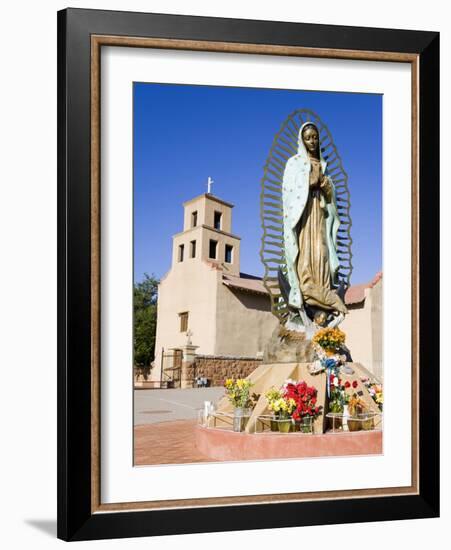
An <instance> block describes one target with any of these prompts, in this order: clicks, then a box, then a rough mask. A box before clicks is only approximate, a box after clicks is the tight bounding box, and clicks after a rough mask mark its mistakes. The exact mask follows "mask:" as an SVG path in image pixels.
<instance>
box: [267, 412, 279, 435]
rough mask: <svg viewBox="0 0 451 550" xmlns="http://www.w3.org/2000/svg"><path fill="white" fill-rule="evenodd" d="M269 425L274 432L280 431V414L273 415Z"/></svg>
mask: <svg viewBox="0 0 451 550" xmlns="http://www.w3.org/2000/svg"><path fill="white" fill-rule="evenodd" d="M269 425H270V429H271V431H272V432H278V431H279V423H278V416H276V415H273V416H272V417H271V419H270V420H269Z"/></svg>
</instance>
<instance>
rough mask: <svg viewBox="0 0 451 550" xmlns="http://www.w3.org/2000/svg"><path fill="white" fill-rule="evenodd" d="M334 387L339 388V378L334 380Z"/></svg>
mask: <svg viewBox="0 0 451 550" xmlns="http://www.w3.org/2000/svg"><path fill="white" fill-rule="evenodd" d="M334 386H335V387H336V388H338V378H337V377H335V378H334Z"/></svg>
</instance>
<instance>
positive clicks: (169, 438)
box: [135, 420, 216, 466]
mask: <svg viewBox="0 0 451 550" xmlns="http://www.w3.org/2000/svg"><path fill="white" fill-rule="evenodd" d="M195 426H196V420H175V421H169V422H158V423H155V424H147V425H141V426H135V465H136V466H144V465H150V464H187V463H192V462H216V461H215V460H213V459H211V458H208V457H206V456H205V455H203V454H201V453H200V452H199V451H198V450H197V449H196V446H195V444H194V441H195V436H194V428H195Z"/></svg>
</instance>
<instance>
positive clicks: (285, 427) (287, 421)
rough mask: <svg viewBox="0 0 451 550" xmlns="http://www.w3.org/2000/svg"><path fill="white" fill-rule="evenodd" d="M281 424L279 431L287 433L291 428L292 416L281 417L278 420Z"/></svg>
mask: <svg viewBox="0 0 451 550" xmlns="http://www.w3.org/2000/svg"><path fill="white" fill-rule="evenodd" d="M278 424H279V432H281V433H284V434H287V433H289V432H290V430H291V425H292V422H291V418H280V419H279V421H278Z"/></svg>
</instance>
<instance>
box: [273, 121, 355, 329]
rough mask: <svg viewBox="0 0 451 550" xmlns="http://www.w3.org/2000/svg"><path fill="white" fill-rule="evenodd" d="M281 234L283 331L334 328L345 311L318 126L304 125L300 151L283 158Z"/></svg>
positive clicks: (331, 188)
mask: <svg viewBox="0 0 451 550" xmlns="http://www.w3.org/2000/svg"><path fill="white" fill-rule="evenodd" d="M282 203H283V236H284V252H285V260H286V270H287V282H288V293H287V294H288V296H287V301H288V308H289V311H290V317H289V319H288V321H287V323H286V327H287V328H288V329H291V330H298V331H299V330H301V331H303V330H305V329H306V328H307V327H309V326H312V324H313V322H314V323H315V324H317V325H323V326H324V325H328V326H336V325H338V324H339V323H340V322H341V321H342V319H343V318H344V315H345V314H346V313H347V309H346V306H345V304H344V300H343V295H344V290H345V289H344V287H343V286H342V285H340V284H339V281H338V268H339V258H338V254H337V231H338V228H339V226H340V218H339V216H338V212H337V204H336V194H335V185H334V182H333V180H332V179H331V177H329V176H328V174H327V162H326V160H325V159H324V158H323V157H322V154H321V147H320V140H319V132H318V128H317V127H316V125H315V124H313V123H312V122H305V123H304V124H302V126H301V128H300V130H299V136H298V153H297V154H296V155H294V156H292V157H290V158H289V159H288V160H287V163H286V166H285V170H284V173H283V183H282Z"/></svg>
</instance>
